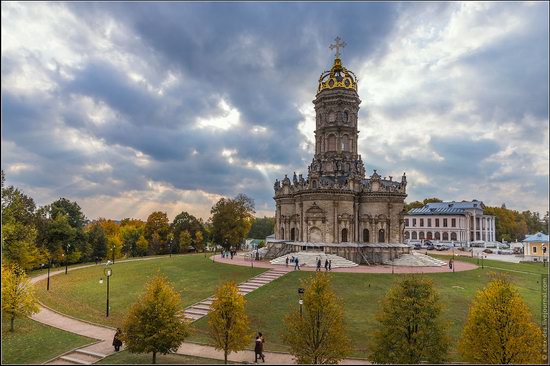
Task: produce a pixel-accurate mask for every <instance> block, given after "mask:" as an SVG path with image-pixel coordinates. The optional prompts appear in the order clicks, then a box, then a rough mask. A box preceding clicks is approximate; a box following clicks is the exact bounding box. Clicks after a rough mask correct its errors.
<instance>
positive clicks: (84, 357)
mask: <svg viewBox="0 0 550 366" xmlns="http://www.w3.org/2000/svg"><path fill="white" fill-rule="evenodd" d="M63 357H70V358H72V359H77V360H80V361H82V362H87V363H88V364H92V363H95V362H97V361H99V360H101V359H102V358H103V357H97V356H93V355H89V354H86V353H81V352H77V351H73V352H71V353H69V354H67V355H65V356H63Z"/></svg>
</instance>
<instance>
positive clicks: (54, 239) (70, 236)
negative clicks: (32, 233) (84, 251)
mask: <svg viewBox="0 0 550 366" xmlns="http://www.w3.org/2000/svg"><path fill="white" fill-rule="evenodd" d="M76 232H77V230H76V229H75V228H73V227H71V225H70V224H69V219H68V216H67V215H59V216H57V217H56V218H55V219H53V220H49V221H48V223H47V226H46V232H45V238H44V240H45V243H46V247H47V249H48V251H49V252H50V253H51V255H52V257H53V258H55V259H56V260H58V261H62V258H61V257H62V254H65V252H67V253H69V252H71V251H73V250H74V249H75V246H74V245H71V244H73V243H74V241H75V238H76Z"/></svg>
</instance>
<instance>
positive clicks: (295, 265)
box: [294, 257, 301, 271]
mask: <svg viewBox="0 0 550 366" xmlns="http://www.w3.org/2000/svg"><path fill="white" fill-rule="evenodd" d="M299 262H300V261H299V260H298V257H296V258H294V270H296V269H298V271H301V269H300V263H299Z"/></svg>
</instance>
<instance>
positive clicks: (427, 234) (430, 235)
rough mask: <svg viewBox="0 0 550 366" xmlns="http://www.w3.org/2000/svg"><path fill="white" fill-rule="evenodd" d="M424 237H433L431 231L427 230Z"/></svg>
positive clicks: (430, 238) (429, 238)
mask: <svg viewBox="0 0 550 366" xmlns="http://www.w3.org/2000/svg"><path fill="white" fill-rule="evenodd" d="M426 239H428V240H432V239H433V237H432V232H431V231H428V232H427V233H426Z"/></svg>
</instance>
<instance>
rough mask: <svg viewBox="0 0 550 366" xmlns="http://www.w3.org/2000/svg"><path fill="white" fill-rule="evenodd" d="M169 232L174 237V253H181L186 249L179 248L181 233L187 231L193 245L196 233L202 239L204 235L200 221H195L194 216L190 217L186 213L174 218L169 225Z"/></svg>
mask: <svg viewBox="0 0 550 366" xmlns="http://www.w3.org/2000/svg"><path fill="white" fill-rule="evenodd" d="M170 231H171V232H172V234H173V235H174V248H173V249H174V252H176V253H178V252H182V251H185V250H186V248H183V247H181V248H180V246H179V243H180V242H181V240H180V235H181V233H182V232H184V231H187V232H188V233H190V234H191V236H192V240H193V243H195V241H196V239H197V238H196V236H195V234H196V233H197V232H200V233H201V234H202V235H203V237H204V235H205V234H206V232H205V229H204V224H203V222H202V221H201V220H200V219H197V218H196V217H195V216H193V215H191V214H190V213H188V212H185V211H183V212H181V213H179V214H178V215H177V216H176V217H175V218H174V221H173V222H172V224H170Z"/></svg>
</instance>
